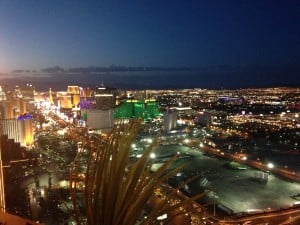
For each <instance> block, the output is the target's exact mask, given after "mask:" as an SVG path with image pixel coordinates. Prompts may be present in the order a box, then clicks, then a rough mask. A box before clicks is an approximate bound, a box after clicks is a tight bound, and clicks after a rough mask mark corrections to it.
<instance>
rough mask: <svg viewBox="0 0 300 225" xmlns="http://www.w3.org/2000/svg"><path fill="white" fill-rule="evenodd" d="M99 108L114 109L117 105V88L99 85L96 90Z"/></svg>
mask: <svg viewBox="0 0 300 225" xmlns="http://www.w3.org/2000/svg"><path fill="white" fill-rule="evenodd" d="M95 100H96V108H97V109H102V110H104V109H113V108H114V107H115V105H116V89H115V88H105V87H99V88H97V89H96V90H95Z"/></svg>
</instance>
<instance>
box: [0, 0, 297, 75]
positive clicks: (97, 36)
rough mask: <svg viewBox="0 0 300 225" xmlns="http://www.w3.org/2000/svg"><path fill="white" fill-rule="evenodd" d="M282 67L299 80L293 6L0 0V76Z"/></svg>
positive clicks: (287, 2) (286, 2)
mask: <svg viewBox="0 0 300 225" xmlns="http://www.w3.org/2000/svg"><path fill="white" fill-rule="evenodd" d="M112 64H115V65H123V66H161V67H183V66H185V67H210V66H216V65H230V66H238V67H240V66H242V67H245V66H246V67H247V66H250V67H253V66H254V67H256V66H259V67H260V68H261V67H262V68H264V67H268V68H270V67H274V66H275V67H278V66H279V67H280V66H281V65H282V66H283V67H284V68H286V67H288V68H289V70H291V71H293V74H294V75H293V76H294V78H295V74H299V73H298V72H299V71H300V69H299V64H300V1H298V0H294V1H293V0H282V1H276V0H270V1H264V0H256V1H255V0H235V1H231V0H224V1H221V0H219V1H217V0H211V1H201V0H195V1H193V0H181V1H179V0H132V1H127V0H119V1H117V0H98V1H96V0H95V1H93V0H43V1H40V0H0V72H9V71H11V70H14V69H42V68H47V67H53V66H60V67H63V68H72V67H87V66H110V65H112Z"/></svg>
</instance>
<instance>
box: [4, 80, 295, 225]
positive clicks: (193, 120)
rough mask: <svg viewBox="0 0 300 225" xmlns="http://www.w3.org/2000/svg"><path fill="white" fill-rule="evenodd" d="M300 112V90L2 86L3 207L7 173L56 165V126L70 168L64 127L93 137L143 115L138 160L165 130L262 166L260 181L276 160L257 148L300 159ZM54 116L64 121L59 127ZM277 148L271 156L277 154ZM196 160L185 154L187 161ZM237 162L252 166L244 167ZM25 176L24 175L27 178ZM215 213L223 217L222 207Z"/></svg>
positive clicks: (286, 168)
mask: <svg viewBox="0 0 300 225" xmlns="http://www.w3.org/2000/svg"><path fill="white" fill-rule="evenodd" d="M299 113H300V88H264V89H238V90H206V89H184V90H182V89H181V90H118V89H116V88H110V87H104V86H103V85H101V86H98V87H80V86H76V85H73V86H71V85H70V86H68V87H66V90H65V91H52V90H51V88H50V89H49V90H48V91H37V90H36V89H35V88H34V87H33V86H32V85H30V84H28V85H25V86H16V87H15V89H14V90H8V89H7V88H5V87H4V86H2V87H1V88H0V135H1V154H0V156H2V157H1V158H0V162H1V168H2V170H1V173H0V175H1V182H0V189H1V196H0V204H1V208H2V209H5V208H6V204H5V201H7V200H5V199H6V197H5V193H6V189H5V183H9V181H7V179H4V177H5V174H8V173H9V172H6V171H8V170H11V169H12V168H14V167H20V166H21V167H24V166H25V167H26V168H27V167H28V165H30V167H34V166H41V165H44V164H45V165H46V164H47V165H49V164H51V157H52V156H51V154H53V153H50V151H51V149H50V148H51V144H50V141H49V140H48V139H47V135H45V134H48V133H50V132H51V135H53V132H54V131H55V132H56V131H57V133H55V134H57V135H62V136H61V137H60V139H59V140H58V143H60V145H62V146H64V147H60V148H64V152H63V153H62V152H60V153H57V152H56V153H54V154H56V155H55V157H57V160H58V161H57V162H59V163H58V164H61V167H63V166H66V164H65V163H66V161H68V160H65V159H63V158H64V155H67V156H66V158H68V157H70V158H71V155H72V154H73V153H72V154H71V153H70V152H68V151H69V150H68V147H66V146H67V141H65V140H64V139H63V138H64V136H63V135H64V132H66V131H62V130H63V129H64V128H66V127H68V126H69V124H71V125H72V127H73V128H75V129H76V128H78V129H79V128H88V130H89V133H91V134H105V133H106V132H108V131H110V130H111V129H112V128H113V127H114V125H115V124H116V123H117V122H118V121H123V122H126V121H128V120H131V119H140V120H142V121H143V131H142V134H141V137H139V138H140V139H139V142H137V143H136V144H134V145H135V147H133V154H132V156H131V157H140V154H141V152H139V151H140V149H143V145H146V144H145V143H147V142H148V144H149V143H151V138H153V137H154V136H156V135H158V134H160V136H159V141H160V144H161V145H162V146H164V145H169V144H181V145H182V144H184V145H186V146H188V147H190V148H193V149H197V150H199V151H203V152H204V153H205V154H209V155H213V156H216V157H218V158H222V159H226V160H233V161H235V162H238V163H241V164H245V165H247V166H251V167H253V168H256V169H260V170H262V171H264V172H257V171H256V172H254V173H253V174H254V175H253V177H252V178H254V179H258V178H260V177H261V176H260V175H263V176H262V177H263V178H264V180H268V178H269V176H268V172H270V171H269V170H271V169H273V167H271V166H270V164H266V165H264V163H265V162H263V160H262V158H263V157H264V154H265V153H264V152H262V151H259V150H258V149H262V148H268V146H271V147H272V148H273V150H274V149H276V154H282V155H283V154H293V155H297V156H299V154H300V148H299V145H300V143H299V140H300V132H299V129H300V118H299ZM51 121H52V122H53V123H54V122H55V123H56V124H58V125H59V126H58V127H56V125H54V124H52V122H51ZM43 135H45V136H43ZM149 137H150V139H149ZM42 138H44V139H45V140H42ZM145 140H146V141H145ZM37 143H39V144H37ZM41 143H44V144H41ZM38 145H39V146H43V148H46V149H47V150H45V149H42V150H40V152H39V153H38V154H37V152H36V151H32V149H35V148H36V147H37V146H38ZM73 147H74V146H73ZM75 147H76V148H78V149H77V150H79V149H80V148H81V147H80V146H79V145H78V146H77V145H76V146H75ZM273 150H270V151H269V152H268V154H273V153H274V152H273ZM274 154H275V153H274ZM42 155H43V157H42ZM189 157H190V156H189V155H185V158H189ZM43 160H45V161H43ZM247 160H249V161H247ZM250 160H252V161H250ZM158 161H159V160H158ZM25 167H24V168H25ZM236 167H237V168H242V169H245V168H246V167H242V166H240V164H238V166H236ZM230 168H232V166H230ZM297 169H299V168H298V167H297V165H296V166H295V165H292V164H291V165H289V164H288V163H284V165H281V166H280V170H279V169H278V170H276V169H274V170H273V171H274V173H276V174H279V175H282V176H285V177H287V178H288V179H293V180H294V181H296V182H299V181H300V179H299V177H300V174H299V171H297ZM266 170H268V171H266ZM2 171H4V173H2ZM23 172H24V171H23ZM63 172H68V171H63ZM200 172H201V171H200ZM200 172H199V171H196V172H195V173H200ZM26 173H27V172H26ZM48 173H49V172H48ZM218 176H221V175H218ZM33 177H34V178H35V181H36V186H37V187H39V186H40V184H38V182H37V179H38V178H37V177H38V176H37V175H36V174H34V175H33ZM265 178H266V179H265ZM18 179H22V178H21V176H20V177H19V178H18ZM51 179H52V177H51V176H50V175H49V174H48V186H49V187H50V186H52V180H51ZM209 179H210V178H207V177H202V178H201V182H200V183H201V184H202V186H206V185H208V184H209V183H210V182H209ZM5 180H6V181H5ZM203 181H205V182H203ZM204 183H205V185H204ZM9 185H11V184H9ZM37 187H35V188H32V193H35V194H32V196H34V195H36V192H35V191H37V190H38V188H37ZM295 194H297V193H295ZM40 195H41V194H40ZM214 198H215V196H214ZM39 204H40V203H39ZM222 207H223V214H224V209H226V207H225V206H224V205H222V204H219V209H220V210H221V209H222ZM221 211H222V210H221ZM225 211H226V210H225ZM230 212H231V213H232V212H233V210H230ZM10 213H13V212H10ZM212 218H213V219H215V218H216V217H215V209H214V212H213V216H212V217H211V219H212ZM0 222H1V220H0ZM27 223H28V224H29V222H27ZM32 224H34V222H32Z"/></svg>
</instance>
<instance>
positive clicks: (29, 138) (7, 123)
mask: <svg viewBox="0 0 300 225" xmlns="http://www.w3.org/2000/svg"><path fill="white" fill-rule="evenodd" d="M0 135H7V136H8V138H9V139H13V140H14V141H15V142H18V143H20V145H21V146H30V145H31V144H32V143H33V125H32V119H31V118H25V117H19V118H18V119H1V120H0Z"/></svg>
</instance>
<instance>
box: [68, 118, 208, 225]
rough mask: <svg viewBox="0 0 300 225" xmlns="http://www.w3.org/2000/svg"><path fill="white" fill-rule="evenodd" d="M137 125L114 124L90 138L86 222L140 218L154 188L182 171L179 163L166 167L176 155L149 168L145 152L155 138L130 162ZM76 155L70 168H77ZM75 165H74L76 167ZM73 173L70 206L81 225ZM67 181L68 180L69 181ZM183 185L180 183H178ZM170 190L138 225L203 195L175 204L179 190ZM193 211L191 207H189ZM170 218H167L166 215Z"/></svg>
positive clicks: (126, 224)
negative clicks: (100, 137)
mask: <svg viewBox="0 0 300 225" xmlns="http://www.w3.org/2000/svg"><path fill="white" fill-rule="evenodd" d="M139 128H140V122H138V121H135V122H132V123H129V124H119V125H117V126H116V127H115V128H114V129H113V130H112V132H110V134H109V135H107V136H106V137H105V138H102V139H96V140H93V143H94V146H96V147H95V149H94V150H93V149H90V152H89V156H88V163H87V169H86V171H85V181H84V182H85V188H84V200H85V204H84V205H85V206H84V208H85V211H84V213H83V214H84V217H85V218H86V220H87V221H86V222H85V223H86V224H88V225H134V224H136V223H137V221H139V220H140V219H141V215H142V213H143V212H144V210H145V206H146V205H147V204H148V203H149V201H150V199H151V198H152V197H153V195H154V192H155V190H156V189H158V188H161V187H162V185H163V184H165V182H166V180H167V179H168V178H170V177H172V176H174V175H175V174H176V173H178V172H179V171H181V170H182V168H183V165H182V166H179V167H177V168H175V169H170V166H171V164H172V163H173V162H174V161H175V160H176V157H174V158H172V159H171V160H170V161H168V162H166V163H165V164H164V165H163V166H161V167H160V168H159V169H158V170H156V171H155V172H153V171H151V163H149V155H150V153H151V152H152V151H153V149H154V147H155V145H156V143H155V141H154V142H153V143H152V145H151V146H150V147H149V148H148V149H147V150H146V152H145V153H144V154H143V156H142V157H141V158H139V159H138V160H136V161H134V162H131V161H130V160H129V152H130V148H131V144H132V143H133V142H134V140H135V138H136V136H137V134H138V131H139ZM80 157H81V156H78V157H77V160H75V162H76V163H74V168H75V170H76V168H78V165H79V159H80ZM76 165H77V166H76ZM74 177H76V176H73V181H72V182H73V184H74V185H73V186H72V187H73V194H72V196H73V205H74V212H75V217H76V220H77V222H78V224H82V222H81V218H82V216H81V215H80V212H79V211H80V210H79V207H78V200H77V196H76V192H77V191H78V190H77V189H76V183H77V182H78V180H76V179H74ZM72 182H71V183H72ZM182 185H184V184H182ZM179 188H181V186H180V187H178V188H177V189H172V191H169V192H168V194H167V196H164V197H165V198H164V199H165V200H160V201H158V202H157V205H156V207H155V208H152V210H151V211H150V212H148V213H147V217H146V218H142V220H141V221H140V222H139V224H157V223H158V221H157V217H158V216H161V215H164V214H168V213H170V212H172V215H174V212H175V214H182V213H183V211H182V208H183V207H186V206H189V207H190V206H191V205H192V203H193V201H194V200H195V199H198V198H199V197H201V196H203V195H204V194H203V193H202V194H200V195H197V196H195V197H192V198H187V199H185V200H183V201H181V202H179V203H177V204H171V205H170V204H169V203H168V200H170V199H172V198H173V199H174V198H175V197H176V195H177V192H178V191H179ZM190 208H191V209H192V210H195V209H194V207H190ZM169 219H170V218H169Z"/></svg>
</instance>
